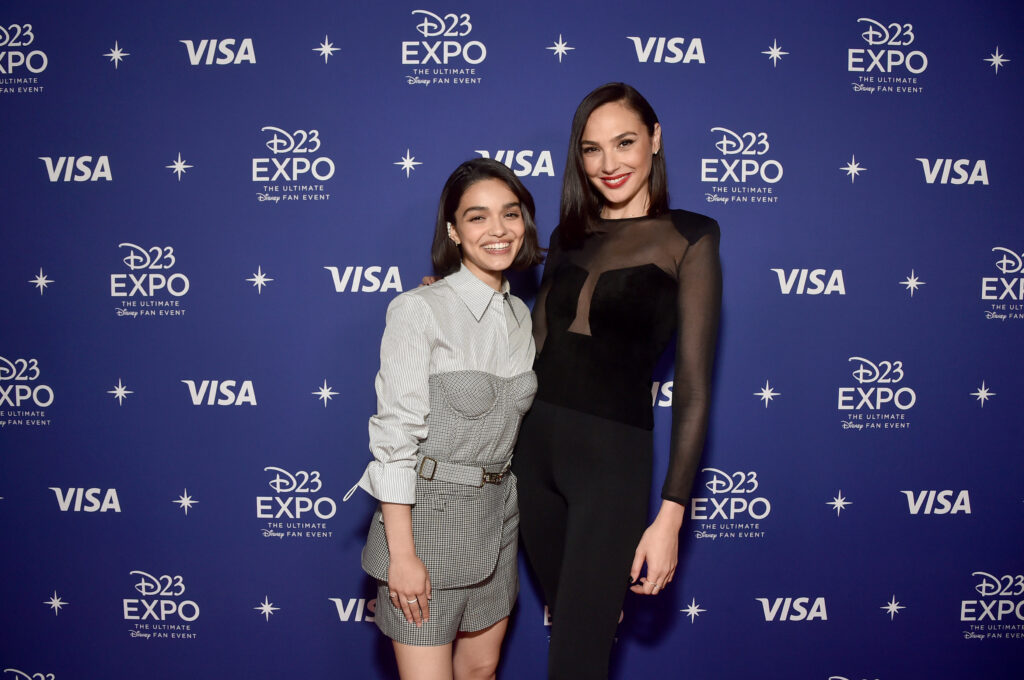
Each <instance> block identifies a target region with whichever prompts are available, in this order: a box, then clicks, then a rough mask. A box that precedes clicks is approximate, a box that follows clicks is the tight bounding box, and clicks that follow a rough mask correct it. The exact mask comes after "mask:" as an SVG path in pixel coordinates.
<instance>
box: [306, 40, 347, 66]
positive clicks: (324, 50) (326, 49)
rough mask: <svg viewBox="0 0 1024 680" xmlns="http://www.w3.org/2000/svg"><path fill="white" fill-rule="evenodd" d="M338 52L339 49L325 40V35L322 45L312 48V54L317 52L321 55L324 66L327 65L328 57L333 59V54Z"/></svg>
mask: <svg viewBox="0 0 1024 680" xmlns="http://www.w3.org/2000/svg"><path fill="white" fill-rule="evenodd" d="M340 50H341V48H340V47H335V46H334V43H332V42H331V41H330V40H329V39H328V38H327V34H326V33H325V34H324V41H323V42H322V43H320V47H314V48H313V51H314V52H319V53H320V54H321V55H323V58H324V63H325V64H326V63H327V58H328V57H333V56H334V53H335V52H338V51H340Z"/></svg>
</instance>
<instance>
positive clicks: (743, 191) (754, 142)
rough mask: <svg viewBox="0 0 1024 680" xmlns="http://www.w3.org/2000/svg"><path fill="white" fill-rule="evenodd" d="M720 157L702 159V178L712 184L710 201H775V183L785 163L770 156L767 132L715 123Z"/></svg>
mask: <svg viewBox="0 0 1024 680" xmlns="http://www.w3.org/2000/svg"><path fill="white" fill-rule="evenodd" d="M711 133H712V134H713V135H715V136H716V137H718V141H716V142H715V148H716V149H718V151H719V153H721V154H722V155H721V157H719V158H702V159H700V181H701V182H705V183H707V184H710V185H711V186H710V187H708V191H706V192H705V193H704V197H705V199H706V200H707V202H708V203H723V204H727V205H732V204H736V203H754V204H772V203H778V202H779V197H778V192H777V188H776V187H775V185H776V184H777V183H778V182H779V181H780V180H781V179H782V173H783V168H782V163H780V162H779V161H777V160H774V159H771V158H767V155H768V151H769V150H770V149H771V145H770V144H769V143H768V133H767V132H742V133H739V132H733V131H732V130H730V129H728V128H724V127H713V128H711Z"/></svg>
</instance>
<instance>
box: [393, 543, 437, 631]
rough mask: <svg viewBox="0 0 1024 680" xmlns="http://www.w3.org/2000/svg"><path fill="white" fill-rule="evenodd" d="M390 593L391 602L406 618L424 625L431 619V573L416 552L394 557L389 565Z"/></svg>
mask: <svg viewBox="0 0 1024 680" xmlns="http://www.w3.org/2000/svg"><path fill="white" fill-rule="evenodd" d="M388 595H389V596H390V597H391V604H393V605H395V606H396V607H400V608H401V609H402V613H403V614H405V620H406V621H408V622H409V623H415V624H416V626H417V627H422V626H423V622H424V621H429V620H430V602H429V600H430V595H431V593H430V574H429V573H427V568H426V567H425V566H424V565H423V561H422V560H420V558H419V557H417V556H416V555H415V553H414V554H412V555H410V556H405V557H401V556H400V557H398V558H394V557H392V559H391V562H390V566H389V567H388Z"/></svg>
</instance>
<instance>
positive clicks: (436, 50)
mask: <svg viewBox="0 0 1024 680" xmlns="http://www.w3.org/2000/svg"><path fill="white" fill-rule="evenodd" d="M412 16H413V17H414V18H415V20H416V24H415V27H416V31H417V32H418V33H419V34H420V35H421V36H423V40H404V41H402V65H403V66H411V67H412V68H411V69H410V70H409V71H407V72H406V75H405V82H406V83H408V84H409V85H419V86H423V87H429V86H431V85H455V86H459V85H479V84H480V82H481V81H482V80H483V77H482V75H481V74H480V73H479V68H478V66H479V64H481V63H482V62H483V61H484V60H485V59H487V46H486V45H484V44H483V43H482V42H480V41H479V40H475V39H469V35H470V34H471V33H472V32H473V22H472V18H471V17H470V15H468V14H461V13H450V14H445V15H443V16H442V15H438V14H435V13H433V12H431V11H429V10H425V9H414V10H413V11H412Z"/></svg>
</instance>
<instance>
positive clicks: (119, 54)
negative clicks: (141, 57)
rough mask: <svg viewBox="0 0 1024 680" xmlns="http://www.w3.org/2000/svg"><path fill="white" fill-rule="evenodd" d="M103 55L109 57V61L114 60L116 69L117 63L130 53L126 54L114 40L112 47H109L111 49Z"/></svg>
mask: <svg viewBox="0 0 1024 680" xmlns="http://www.w3.org/2000/svg"><path fill="white" fill-rule="evenodd" d="M103 56H104V57H110V61H112V62H114V69H115V70H116V69H117V65H118V64H120V63H121V62H122V61H123V60H124V58H125V57H130V56H131V55H130V54H128V53H127V52H125V51H124V50H122V49H121V48H120V47H119V46H118V44H117V41H116V40H115V41H114V47H113V48H111V50H110V51H109V52H107V53H106V54H104V55H103Z"/></svg>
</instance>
